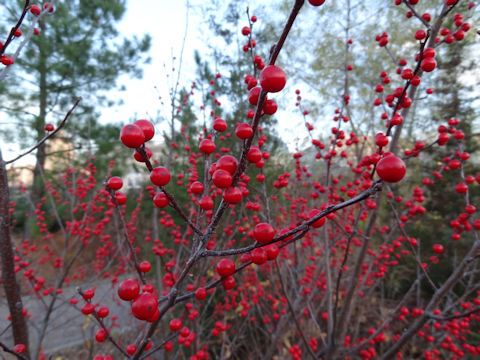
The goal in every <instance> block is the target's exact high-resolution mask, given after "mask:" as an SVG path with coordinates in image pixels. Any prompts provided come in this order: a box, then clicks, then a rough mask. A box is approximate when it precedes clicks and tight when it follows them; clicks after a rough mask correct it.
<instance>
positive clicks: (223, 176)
mask: <svg viewBox="0 0 480 360" xmlns="http://www.w3.org/2000/svg"><path fill="white" fill-rule="evenodd" d="M212 181H213V183H214V184H215V186H217V187H218V188H220V189H226V188H228V187H229V186H230V185H232V181H233V179H232V175H230V173H229V172H228V171H226V170H222V169H217V170H215V172H214V173H213V176H212Z"/></svg>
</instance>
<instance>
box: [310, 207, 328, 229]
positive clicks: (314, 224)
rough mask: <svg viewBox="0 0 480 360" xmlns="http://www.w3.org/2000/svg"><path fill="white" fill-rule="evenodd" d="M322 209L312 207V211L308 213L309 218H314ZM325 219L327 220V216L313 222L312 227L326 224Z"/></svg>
mask: <svg viewBox="0 0 480 360" xmlns="http://www.w3.org/2000/svg"><path fill="white" fill-rule="evenodd" d="M320 213H321V211H320V210H318V209H312V210H310V212H309V213H308V218H309V219H311V218H313V217H314V216H316V215H318V214H320ZM325 221H326V217H322V218H321V219H319V220H317V221H315V222H314V223H313V224H312V227H314V228H319V227H322V226H323V225H324V224H325Z"/></svg>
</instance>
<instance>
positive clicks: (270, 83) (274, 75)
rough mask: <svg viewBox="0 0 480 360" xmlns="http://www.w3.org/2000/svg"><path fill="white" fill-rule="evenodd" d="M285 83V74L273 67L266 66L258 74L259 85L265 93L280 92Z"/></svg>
mask: <svg viewBox="0 0 480 360" xmlns="http://www.w3.org/2000/svg"><path fill="white" fill-rule="evenodd" d="M286 82H287V76H286V75H285V72H284V71H283V70H282V69H281V68H279V67H278V66H275V65H268V66H267V67H266V68H265V69H263V70H262V72H261V73H260V85H261V86H262V89H263V90H264V91H267V92H279V91H281V90H282V89H283V88H284V87H285V84H286Z"/></svg>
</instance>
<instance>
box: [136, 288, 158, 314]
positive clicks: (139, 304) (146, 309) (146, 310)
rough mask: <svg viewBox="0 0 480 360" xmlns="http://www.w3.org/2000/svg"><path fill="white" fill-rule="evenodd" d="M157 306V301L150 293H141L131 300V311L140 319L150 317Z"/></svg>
mask: <svg viewBox="0 0 480 360" xmlns="http://www.w3.org/2000/svg"><path fill="white" fill-rule="evenodd" d="M157 308H158V301H157V299H156V298H155V296H153V295H152V294H150V293H143V294H141V295H139V296H138V297H137V298H136V299H135V300H134V301H133V302H132V313H133V315H134V316H135V317H136V318H137V319H140V320H148V319H149V318H151V317H152V316H153V315H154V314H155V311H156V310H157Z"/></svg>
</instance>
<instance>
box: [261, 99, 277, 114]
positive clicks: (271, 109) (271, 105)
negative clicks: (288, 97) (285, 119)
mask: <svg viewBox="0 0 480 360" xmlns="http://www.w3.org/2000/svg"><path fill="white" fill-rule="evenodd" d="M277 109H278V105H277V102H276V101H275V100H273V99H267V100H265V104H264V105H263V111H264V112H265V114H267V115H273V114H275V113H276V112H277Z"/></svg>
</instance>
